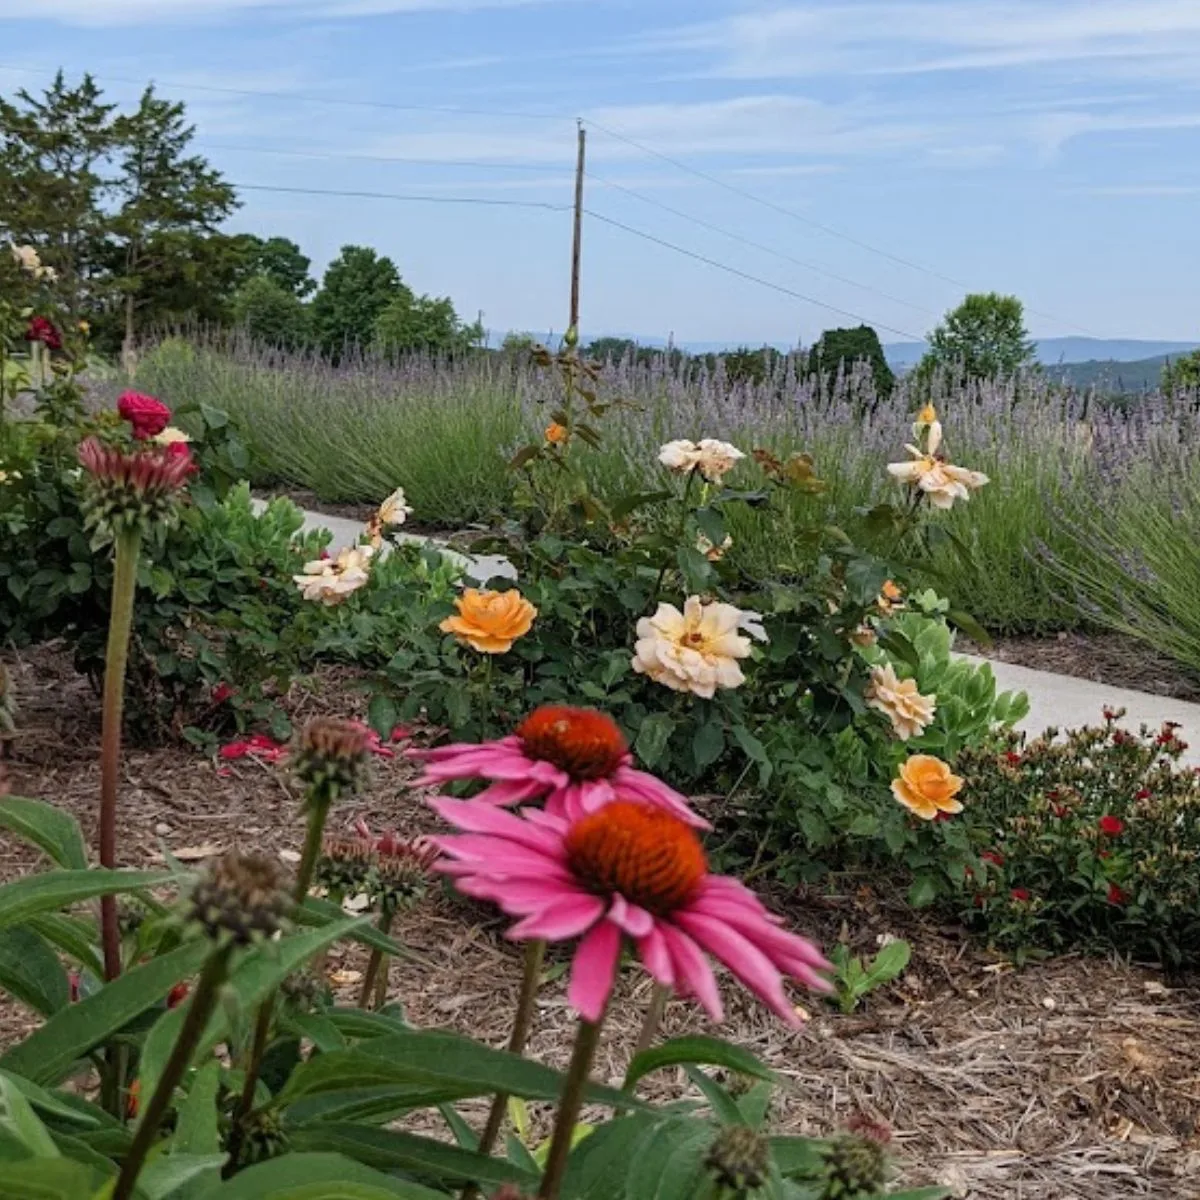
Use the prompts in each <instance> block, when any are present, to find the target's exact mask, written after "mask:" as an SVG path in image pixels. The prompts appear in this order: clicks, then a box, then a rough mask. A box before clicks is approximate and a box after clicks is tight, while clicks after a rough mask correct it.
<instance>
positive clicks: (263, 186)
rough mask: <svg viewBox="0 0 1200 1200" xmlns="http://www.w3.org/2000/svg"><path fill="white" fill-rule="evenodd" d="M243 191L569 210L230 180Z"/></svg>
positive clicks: (545, 204) (555, 207)
mask: <svg viewBox="0 0 1200 1200" xmlns="http://www.w3.org/2000/svg"><path fill="white" fill-rule="evenodd" d="M229 186H230V187H232V188H235V189H237V190H239V191H243V192H289V193H294V194H296V195H301V196H345V197H350V198H353V199H359V200H412V201H417V202H419V203H426V204H480V205H485V206H490V207H494V208H540V209H545V210H547V211H549V212H570V211H571V205H569V204H551V203H550V201H548V200H506V199H503V198H501V197H495V196H439V195H428V194H426V193H419V192H366V191H351V190H343V189H341V188H309V187H287V186H285V185H283V184H271V183H230V185H229Z"/></svg>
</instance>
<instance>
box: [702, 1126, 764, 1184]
mask: <svg viewBox="0 0 1200 1200" xmlns="http://www.w3.org/2000/svg"><path fill="white" fill-rule="evenodd" d="M704 1165H705V1166H706V1167H707V1168H708V1170H709V1171H710V1173H711V1174H712V1177H713V1179H714V1180H715V1181H716V1182H717V1184H718V1185H719V1186H720V1187H723V1188H732V1189H733V1191H734V1192H735V1193H736V1194H737V1195H738V1196H742V1195H744V1194H745V1193H746V1192H748V1191H751V1190H752V1189H753V1188H757V1187H762V1185H763V1184H764V1183H766V1181H767V1176H768V1174H769V1173H770V1170H771V1148H770V1145H769V1144H768V1142H767V1139H766V1138H764V1137H762V1136H761V1135H760V1134H758V1133H755V1131H754V1130H753V1129H750V1128H748V1127H747V1126H745V1125H729V1126H727V1127H726V1128H725V1129H722V1130H721V1132H720V1133H718V1134H717V1136H716V1139H715V1140H714V1141H713V1144H712V1146H711V1147H710V1148H709V1151H708V1155H707V1157H706V1158H705V1160H704Z"/></svg>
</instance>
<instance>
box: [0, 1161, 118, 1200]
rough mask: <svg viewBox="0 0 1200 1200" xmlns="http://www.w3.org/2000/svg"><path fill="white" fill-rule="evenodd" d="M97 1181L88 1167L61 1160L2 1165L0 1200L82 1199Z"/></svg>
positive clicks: (92, 1190) (90, 1191) (90, 1192)
mask: <svg viewBox="0 0 1200 1200" xmlns="http://www.w3.org/2000/svg"><path fill="white" fill-rule="evenodd" d="M98 1182H99V1179H98V1177H97V1175H96V1173H95V1172H94V1171H93V1170H92V1169H91V1168H90V1167H87V1166H84V1164H83V1163H78V1162H71V1161H70V1160H68V1159H65V1158H56V1159H49V1158H41V1159H28V1160H26V1161H25V1162H6V1163H5V1164H4V1170H3V1171H0V1200H82V1198H83V1197H85V1196H90V1195H92V1193H93V1192H94V1191H95V1189H96V1185H97V1183H98Z"/></svg>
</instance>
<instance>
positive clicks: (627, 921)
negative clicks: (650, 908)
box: [608, 894, 654, 938]
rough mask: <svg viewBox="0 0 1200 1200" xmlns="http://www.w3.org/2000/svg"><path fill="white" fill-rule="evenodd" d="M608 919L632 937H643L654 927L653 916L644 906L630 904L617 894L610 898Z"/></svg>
mask: <svg viewBox="0 0 1200 1200" xmlns="http://www.w3.org/2000/svg"><path fill="white" fill-rule="evenodd" d="M608 919H609V920H610V921H612V922H613V923H614V924H615V925H616V926H617V927H618V928H619V929H623V930H624V931H625V932H626V933H627V934H629V936H630V937H633V938H642V937H645V936H646V935H647V934H648V933H649V932H650V931H651V930H652V929H653V928H654V918H653V917H652V916H651V915H650V914H649V913H648V912H647V911H646V910H645V909H644V908H639V907H638V905H636V904H630V903H629V901H628V900H626V899H625V897H624V896H622V895H619V894H616V895H614V896H613V898H612V907H611V908H610V909H609V910H608Z"/></svg>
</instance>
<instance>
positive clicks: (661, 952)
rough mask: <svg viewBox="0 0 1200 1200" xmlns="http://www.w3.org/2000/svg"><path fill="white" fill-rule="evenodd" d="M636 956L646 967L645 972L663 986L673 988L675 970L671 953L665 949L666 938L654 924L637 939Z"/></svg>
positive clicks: (656, 924)
mask: <svg viewBox="0 0 1200 1200" xmlns="http://www.w3.org/2000/svg"><path fill="white" fill-rule="evenodd" d="M637 948H638V956H639V957H640V958H641V960H642V962H643V963H644V964H645V966H646V970H647V971H649V972H650V974H651V975H652V976H653V977H654V978H655V979H656V980H657V981H658V982H659V983H661V984H662V985H663V987H674V986H675V968H674V966H673V965H672V963H671V952H670V950H668V949H667V941H666V938H664V937H663V933H662V929H661V927H660V926H659V925H658V923H657V922H656V923H655V924H654V925H652V926H651V928H650V932H649V933H648V934H646V936H645V937H643V938H639V939H638V944H637Z"/></svg>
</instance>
